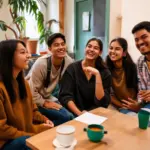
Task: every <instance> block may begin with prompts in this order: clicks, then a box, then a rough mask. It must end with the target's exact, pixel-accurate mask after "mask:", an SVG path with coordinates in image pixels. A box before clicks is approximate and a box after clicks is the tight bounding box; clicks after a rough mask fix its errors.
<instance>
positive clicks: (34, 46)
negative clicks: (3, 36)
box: [26, 39, 38, 54]
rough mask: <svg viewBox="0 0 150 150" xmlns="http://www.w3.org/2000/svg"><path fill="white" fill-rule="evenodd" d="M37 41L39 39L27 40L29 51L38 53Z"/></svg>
mask: <svg viewBox="0 0 150 150" xmlns="http://www.w3.org/2000/svg"><path fill="white" fill-rule="evenodd" d="M37 43H38V40H37V39H29V40H27V42H26V46H27V50H28V52H29V53H31V54H36V50H37Z"/></svg>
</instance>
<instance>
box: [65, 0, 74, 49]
mask: <svg viewBox="0 0 150 150" xmlns="http://www.w3.org/2000/svg"><path fill="white" fill-rule="evenodd" d="M64 22H65V25H64V27H65V31H64V32H65V33H64V34H65V36H66V41H67V46H68V51H69V52H73V47H74V1H73V0H65V20H64Z"/></svg>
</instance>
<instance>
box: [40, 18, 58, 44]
mask: <svg viewBox="0 0 150 150" xmlns="http://www.w3.org/2000/svg"><path fill="white" fill-rule="evenodd" d="M52 23H57V24H59V21H57V20H55V19H51V20H49V21H47V22H46V24H45V26H44V28H43V29H42V31H41V34H40V37H39V41H40V44H42V43H43V42H47V40H48V37H49V36H50V35H51V34H52V33H53V32H52V29H51V26H52Z"/></svg>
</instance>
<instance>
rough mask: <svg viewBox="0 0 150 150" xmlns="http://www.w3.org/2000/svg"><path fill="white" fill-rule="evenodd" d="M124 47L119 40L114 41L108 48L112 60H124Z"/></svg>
mask: <svg viewBox="0 0 150 150" xmlns="http://www.w3.org/2000/svg"><path fill="white" fill-rule="evenodd" d="M123 54H124V52H123V48H122V47H121V45H120V44H119V42H118V41H114V42H112V43H111V44H110V46H109V50H108V55H109V58H110V60H111V61H113V62H116V61H120V60H121V61H122V59H123Z"/></svg>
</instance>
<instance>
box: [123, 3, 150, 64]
mask: <svg viewBox="0 0 150 150" xmlns="http://www.w3.org/2000/svg"><path fill="white" fill-rule="evenodd" d="M122 1H123V3H122V36H123V37H125V38H126V39H127V40H128V43H129V52H130V54H131V56H132V58H133V60H134V61H135V62H136V61H137V59H138V58H139V56H140V53H139V51H138V50H137V49H136V47H135V42H134V37H133V35H132V33H131V30H132V28H133V27H134V25H136V24H137V23H139V22H140V21H144V20H150V9H149V6H150V0H144V1H141V0H122Z"/></svg>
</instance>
